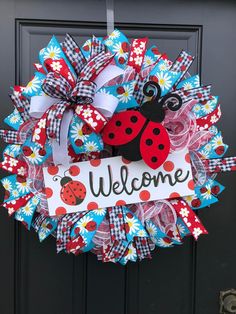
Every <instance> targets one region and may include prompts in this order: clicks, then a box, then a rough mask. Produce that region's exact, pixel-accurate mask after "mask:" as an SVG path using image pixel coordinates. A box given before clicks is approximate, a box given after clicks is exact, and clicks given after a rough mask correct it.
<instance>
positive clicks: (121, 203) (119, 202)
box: [116, 200, 126, 206]
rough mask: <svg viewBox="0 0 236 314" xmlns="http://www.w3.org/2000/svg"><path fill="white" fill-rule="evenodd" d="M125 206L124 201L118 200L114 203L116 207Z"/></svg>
mask: <svg viewBox="0 0 236 314" xmlns="http://www.w3.org/2000/svg"><path fill="white" fill-rule="evenodd" d="M125 204H126V202H125V201H124V200H119V201H117V202H116V206H123V205H125Z"/></svg>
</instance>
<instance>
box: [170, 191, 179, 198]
mask: <svg viewBox="0 0 236 314" xmlns="http://www.w3.org/2000/svg"><path fill="white" fill-rule="evenodd" d="M178 197H180V195H179V193H177V192H173V193H171V194H170V195H169V198H178Z"/></svg>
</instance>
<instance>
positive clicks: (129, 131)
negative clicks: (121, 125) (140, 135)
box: [125, 128, 133, 134]
mask: <svg viewBox="0 0 236 314" xmlns="http://www.w3.org/2000/svg"><path fill="white" fill-rule="evenodd" d="M132 132H133V131H132V129H131V128H127V129H125V133H126V134H131V133H132Z"/></svg>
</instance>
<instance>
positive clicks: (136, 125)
mask: <svg viewBox="0 0 236 314" xmlns="http://www.w3.org/2000/svg"><path fill="white" fill-rule="evenodd" d="M145 121H146V118H145V117H144V116H143V115H142V114H141V113H140V112H139V111H135V110H128V111H124V112H120V113H117V114H115V115H114V116H113V117H112V118H111V120H110V121H109V122H108V123H107V124H106V126H105V127H104V129H103V135H102V138H103V141H104V143H105V144H108V145H113V146H119V145H124V144H127V143H129V142H130V141H132V140H133V139H134V138H135V137H136V136H137V135H138V134H139V132H140V131H141V129H142V127H143V126H144V123H145Z"/></svg>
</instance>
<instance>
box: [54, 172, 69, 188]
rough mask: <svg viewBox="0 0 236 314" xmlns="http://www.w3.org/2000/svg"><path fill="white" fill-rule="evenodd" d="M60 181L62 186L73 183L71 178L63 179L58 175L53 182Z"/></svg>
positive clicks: (65, 177)
mask: <svg viewBox="0 0 236 314" xmlns="http://www.w3.org/2000/svg"><path fill="white" fill-rule="evenodd" d="M58 180H60V184H61V186H63V185H65V184H66V183H68V182H70V181H72V179H71V177H68V176H64V177H61V176H59V175H56V176H54V177H53V181H58Z"/></svg>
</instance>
